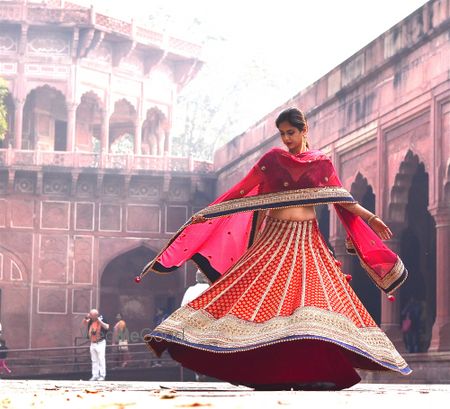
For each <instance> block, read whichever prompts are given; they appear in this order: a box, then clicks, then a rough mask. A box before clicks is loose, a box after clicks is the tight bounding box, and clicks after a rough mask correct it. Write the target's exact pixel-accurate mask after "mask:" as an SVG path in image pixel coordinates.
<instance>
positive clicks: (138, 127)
mask: <svg viewBox="0 0 450 409" xmlns="http://www.w3.org/2000/svg"><path fill="white" fill-rule="evenodd" d="M141 143H142V119H141V118H137V119H136V123H135V124H134V154H135V155H140V154H141Z"/></svg>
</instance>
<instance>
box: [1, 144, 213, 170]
mask: <svg viewBox="0 0 450 409" xmlns="http://www.w3.org/2000/svg"><path fill="white" fill-rule="evenodd" d="M41 167H55V168H66V169H67V168H80V169H104V170H106V169H109V170H116V171H118V172H119V173H122V172H121V171H127V172H132V173H135V172H136V171H162V172H195V173H212V172H213V171H214V169H213V163H211V162H204V161H198V160H195V159H193V158H186V157H176V156H150V155H132V154H130V155H119V154H111V153H108V154H106V153H102V154H101V153H92V152H64V151H59V152H55V151H40V150H16V149H0V168H10V169H29V170H33V169H39V168H41Z"/></svg>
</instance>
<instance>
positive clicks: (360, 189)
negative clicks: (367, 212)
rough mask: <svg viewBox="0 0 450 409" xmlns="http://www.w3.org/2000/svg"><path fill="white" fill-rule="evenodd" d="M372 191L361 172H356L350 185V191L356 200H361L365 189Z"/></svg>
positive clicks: (365, 192)
mask: <svg viewBox="0 0 450 409" xmlns="http://www.w3.org/2000/svg"><path fill="white" fill-rule="evenodd" d="M368 190H370V191H373V189H372V186H371V185H370V184H369V182H368V180H367V178H366V177H364V176H363V175H362V174H361V172H357V173H356V176H355V178H354V181H353V183H352V185H351V187H350V192H351V194H352V195H353V197H354V198H355V200H357V201H358V202H362V200H363V197H364V195H366V194H367V191H368Z"/></svg>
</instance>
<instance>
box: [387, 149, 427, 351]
mask: <svg viewBox="0 0 450 409" xmlns="http://www.w3.org/2000/svg"><path fill="white" fill-rule="evenodd" d="M392 193H393V194H392V198H393V203H392V204H391V207H392V209H394V210H395V213H394V214H396V215H397V217H398V218H399V219H400V218H401V219H402V224H401V226H402V228H401V230H400V234H399V239H400V249H399V252H400V257H401V258H402V260H403V262H404V264H405V267H406V268H407V270H408V272H409V276H408V279H407V280H406V281H405V283H404V284H403V286H402V287H401V290H400V311H401V312H403V314H402V316H404V314H405V311H406V307H407V305H408V303H411V302H416V303H418V304H419V306H420V308H419V315H420V324H419V330H418V338H419V339H418V348H417V349H415V350H414V351H412V352H426V351H427V350H428V348H429V346H430V341H431V332H432V327H433V324H434V321H435V318H436V227H435V222H434V219H433V217H432V216H431V214H430V213H429V212H428V197H429V192H428V173H427V172H426V171H425V166H424V164H423V163H422V162H420V161H419V158H418V156H417V155H414V154H413V153H412V152H411V151H408V153H407V154H406V156H405V159H404V160H403V162H402V163H401V165H400V169H399V173H398V174H397V176H396V178H395V185H394V188H393V192H392ZM407 346H408V345H407Z"/></svg>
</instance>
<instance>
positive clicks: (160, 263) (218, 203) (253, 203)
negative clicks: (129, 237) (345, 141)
mask: <svg viewBox="0 0 450 409" xmlns="http://www.w3.org/2000/svg"><path fill="white" fill-rule="evenodd" d="M354 202H355V200H354V199H353V197H352V196H351V194H350V193H349V192H348V191H347V190H345V189H344V188H343V187H342V184H341V182H340V180H339V178H338V176H337V174H336V170H335V169H334V166H333V164H332V163H331V161H330V159H329V158H328V157H327V156H326V155H325V154H323V153H322V152H321V151H319V150H310V151H307V152H303V153H300V154H297V155H293V154H291V153H289V152H286V151H284V150H283V149H280V148H273V149H271V150H270V151H269V152H267V153H266V154H265V155H263V156H262V157H261V158H260V160H259V161H258V162H257V163H256V164H255V165H254V166H253V167H252V169H251V170H250V172H249V173H248V174H247V176H245V177H244V179H242V180H241V181H240V182H239V183H237V184H236V185H235V186H233V187H232V188H231V189H229V190H228V191H227V192H225V193H224V194H223V195H221V196H220V197H218V198H217V199H216V200H215V201H214V202H212V203H211V204H210V205H209V206H208V207H206V208H204V209H202V210H201V211H200V212H198V213H196V215H194V216H203V217H204V218H205V219H206V221H205V222H203V223H192V218H191V219H189V220H188V221H187V222H186V223H185V224H184V225H183V226H182V227H181V228H180V229H179V230H178V232H177V233H176V234H175V235H174V236H173V237H172V239H171V240H170V241H169V242H168V244H167V245H166V246H165V247H164V248H163V249H162V250H161V252H160V253H159V254H158V255H157V256H156V257H155V259H153V260H152V261H150V262H149V263H148V264H147V265H146V266H145V268H144V270H143V272H142V273H141V277H142V276H143V275H145V274H146V273H148V272H149V271H154V272H157V273H168V272H170V271H173V270H175V269H177V268H178V267H180V266H181V265H182V264H183V263H184V262H186V261H187V260H192V261H193V262H194V263H196V264H197V266H198V267H199V268H200V269H201V270H202V271H203V272H204V273H205V274H206V276H207V277H208V278H209V279H210V280H211V281H212V282H214V281H215V280H217V279H218V278H219V277H220V276H221V275H223V274H224V273H225V272H226V271H227V270H228V269H229V268H230V267H232V266H233V265H234V264H235V263H236V262H237V260H238V259H239V258H240V257H241V256H242V254H243V253H244V252H245V251H246V249H247V248H248V247H249V246H250V245H251V244H252V243H253V239H254V237H255V234H256V233H257V232H256V226H257V219H258V216H259V215H260V214H261V212H260V211H262V210H267V209H275V208H282V207H295V206H305V205H318V204H327V203H333V204H334V207H335V209H336V211H337V214H338V216H339V219H340V221H341V222H342V224H343V226H344V227H345V230H346V232H347V240H346V245H347V250H348V251H349V252H350V253H352V254H356V255H357V256H358V258H359V260H360V262H361V265H362V266H363V268H364V269H365V270H366V271H367V273H368V274H369V275H370V277H371V278H372V280H373V281H374V282H375V284H376V285H377V286H378V287H379V288H380V289H382V290H383V291H385V292H386V293H390V292H392V291H394V290H395V289H396V288H398V287H399V286H400V285H401V284H402V283H403V282H404V281H405V280H406V277H407V274H408V272H407V270H406V269H405V267H404V265H403V263H402V261H401V259H400V258H399V257H398V256H397V255H396V254H395V253H394V252H392V251H391V250H390V249H389V248H388V247H387V246H386V245H385V244H384V243H383V242H382V240H381V239H380V238H379V237H378V236H377V234H376V233H375V232H374V231H373V230H372V229H371V228H370V227H369V226H368V225H367V224H366V223H365V222H364V221H363V220H362V219H361V218H360V217H359V216H356V215H354V214H353V213H351V212H349V211H348V210H346V209H345V208H344V207H342V206H340V205H339V203H354ZM260 227H261V226H260Z"/></svg>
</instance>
